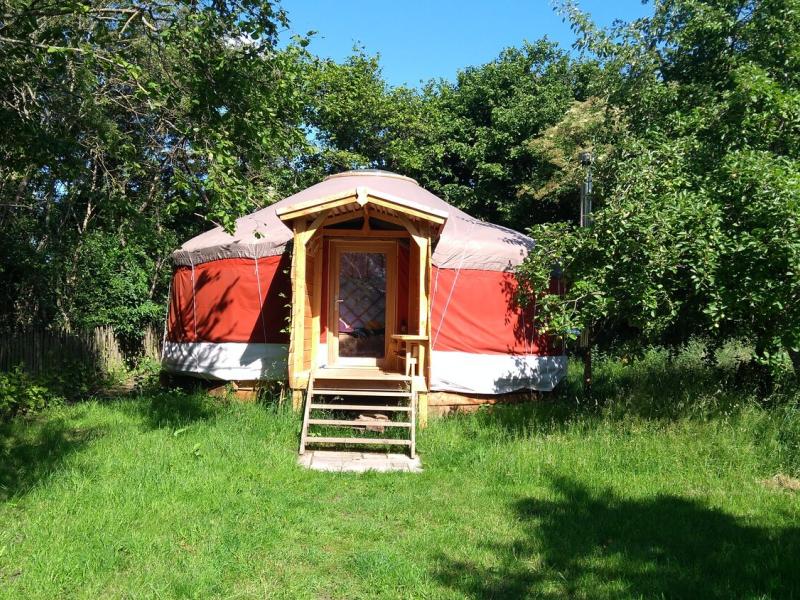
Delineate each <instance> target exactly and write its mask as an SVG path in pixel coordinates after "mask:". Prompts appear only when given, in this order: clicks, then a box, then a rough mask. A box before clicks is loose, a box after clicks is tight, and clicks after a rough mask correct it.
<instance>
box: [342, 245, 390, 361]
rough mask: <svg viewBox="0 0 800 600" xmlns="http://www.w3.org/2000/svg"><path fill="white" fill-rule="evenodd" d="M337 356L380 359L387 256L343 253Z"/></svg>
mask: <svg viewBox="0 0 800 600" xmlns="http://www.w3.org/2000/svg"><path fill="white" fill-rule="evenodd" d="M338 305H339V310H338V313H339V356H341V357H369V358H372V357H374V358H383V355H384V348H385V346H386V344H385V341H386V254H384V253H382V252H342V253H341V255H340V270H339V302H338Z"/></svg>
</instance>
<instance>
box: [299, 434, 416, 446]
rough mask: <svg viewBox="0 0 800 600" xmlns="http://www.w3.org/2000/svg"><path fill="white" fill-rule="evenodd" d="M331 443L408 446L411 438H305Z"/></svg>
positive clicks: (307, 442) (315, 441) (309, 440)
mask: <svg viewBox="0 0 800 600" xmlns="http://www.w3.org/2000/svg"><path fill="white" fill-rule="evenodd" d="M311 443H332V444H337V443H338V444H382V445H383V444H385V445H393V446H410V445H411V440H401V439H391V438H389V439H385V438H383V439H382V438H346V437H312V436H309V437H308V438H306V444H311Z"/></svg>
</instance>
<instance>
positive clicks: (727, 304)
mask: <svg viewBox="0 0 800 600" xmlns="http://www.w3.org/2000/svg"><path fill="white" fill-rule="evenodd" d="M566 10H567V12H568V14H569V15H570V18H571V20H572V23H573V26H574V27H575V29H576V31H578V32H579V34H580V35H581V39H582V46H583V47H584V48H585V49H587V50H589V51H592V52H594V53H595V56H596V57H597V58H598V59H599V61H600V62H601V64H602V65H603V78H602V86H601V87H602V88H604V89H606V90H609V93H608V102H609V105H610V106H612V107H614V108H615V109H616V110H617V111H619V114H621V115H622V124H623V128H622V129H621V132H620V134H619V135H617V136H616V138H615V139H614V143H613V147H614V150H613V152H611V153H610V155H609V156H608V158H607V160H605V161H603V162H601V163H600V164H598V165H597V166H596V169H595V172H596V173H597V175H598V178H599V183H600V185H599V189H600V190H601V198H600V200H601V203H600V209H599V210H598V211H597V212H596V215H595V220H594V224H593V226H592V227H591V228H590V229H588V230H577V229H575V228H574V227H570V226H566V225H560V226H546V227H537V228H535V229H534V230H533V232H532V233H533V235H534V236H535V237H537V239H539V241H540V243H539V245H538V246H537V248H536V250H535V251H534V252H533V253H532V255H531V257H530V260H529V261H528V263H527V264H526V265H525V266H524V267H523V269H522V270H521V272H520V275H521V277H523V278H524V279H525V280H526V281H527V289H528V290H532V289H542V287H541V286H542V284H543V282H544V281H545V280H546V279H548V278H549V275H550V271H551V269H552V267H553V265H554V264H559V265H561V266H562V267H563V269H564V271H565V273H566V277H567V278H568V281H569V286H568V289H569V291H568V292H567V294H566V295H565V296H564V297H562V298H553V297H551V298H538V302H539V319H540V324H541V326H542V327H545V328H549V329H550V330H551V331H555V332H557V333H559V334H564V333H565V332H567V331H570V330H574V329H576V328H582V327H589V326H592V327H595V328H597V329H596V330H599V331H603V330H609V329H613V328H617V329H618V328H619V327H623V326H624V327H633V328H634V329H635V330H636V331H638V332H640V333H641V334H643V335H644V336H645V337H646V338H649V339H659V340H667V341H682V340H685V339H687V337H688V336H690V335H693V334H704V335H708V336H712V337H714V338H716V339H723V338H724V337H727V336H731V335H737V336H743V337H748V338H750V339H751V340H752V341H753V342H754V344H755V346H756V351H757V354H758V356H759V357H760V359H761V360H763V361H770V360H775V359H776V357H777V356H779V355H780V354H781V353H782V352H784V351H788V353H789V355H790V356H792V358H793V360H794V363H795V369H796V372H797V373H798V374H800V354H798V348H799V347H800V325H799V324H800V185H799V184H800V161H799V159H800V136H798V133H800V88H799V87H798V83H800V70H798V67H800V4H798V2H797V1H796V0H772V1H763V2H757V1H750V0H739V1H732V0H671V1H668V2H659V3H657V4H656V5H655V9H654V14H653V15H652V17H649V18H645V19H641V20H638V21H636V22H634V23H631V24H627V25H620V26H618V27H616V28H614V29H612V30H610V31H603V30H599V29H597V28H595V27H594V26H593V25H592V24H591V22H590V21H589V20H588V18H587V17H586V16H585V15H583V14H581V13H580V12H579V11H577V10H576V9H575V8H574V7H572V6H569V5H568V6H567V7H566ZM615 118H618V117H617V116H615ZM527 299H528V301H530V300H531V299H532V297H531V294H530V293H529V294H528V297H527ZM784 356H785V354H784Z"/></svg>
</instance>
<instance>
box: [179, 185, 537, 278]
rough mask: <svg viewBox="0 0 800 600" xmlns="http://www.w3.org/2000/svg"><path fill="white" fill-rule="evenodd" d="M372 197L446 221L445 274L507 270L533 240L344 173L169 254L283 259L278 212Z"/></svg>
mask: <svg viewBox="0 0 800 600" xmlns="http://www.w3.org/2000/svg"><path fill="white" fill-rule="evenodd" d="M349 193H352V195H353V196H354V197H356V196H363V195H364V194H366V195H374V196H376V197H378V198H380V197H386V198H394V199H397V200H401V201H402V202H404V203H405V204H407V205H408V206H417V207H419V208H421V209H424V210H427V211H428V212H429V213H430V214H432V215H442V214H444V215H446V222H445V223H444V227H443V229H442V231H441V234H440V237H439V240H438V242H436V244H435V246H434V252H433V257H432V260H433V264H434V265H435V266H436V267H438V268H443V269H478V270H487V271H505V270H509V269H511V268H513V267H515V266H517V265H518V264H520V263H521V262H522V260H523V259H524V258H525V256H526V255H527V253H528V251H529V250H530V249H531V248H532V247H533V240H532V239H531V238H529V237H528V236H526V235H523V234H521V233H519V232H517V231H514V230H513V229H508V228H507V227H501V226H500V225H494V224H492V223H487V222H484V221H480V220H478V219H475V218H473V217H471V216H469V215H468V214H466V213H464V212H463V211H460V210H458V209H457V208H455V207H454V206H451V205H450V204H448V203H447V202H445V201H444V200H442V199H441V198H439V197H438V196H435V195H434V194H432V193H430V192H429V191H427V190H426V189H424V188H423V187H421V186H420V185H419V184H417V182H416V181H414V180H413V179H410V178H408V177H403V176H401V175H397V174H395V173H389V172H386V171H375V170H364V171H347V172H345V173H339V174H337V175H332V176H330V177H328V178H326V179H325V180H323V181H321V182H320V183H318V184H316V185H312V186H311V187H309V188H306V189H304V190H302V191H300V192H298V193H296V194H294V195H292V196H289V197H288V198H285V199H283V200H281V201H280V202H276V203H275V204H272V205H270V206H268V207H266V208H262V209H261V210H259V211H256V212H254V213H252V214H250V215H246V216H244V217H241V218H240V219H237V220H236V228H235V231H234V233H233V234H232V235H231V234H229V233H227V232H226V231H225V230H224V229H223V228H222V227H216V228H214V229H212V230H210V231H206V232H205V233H202V234H200V235H198V236H197V237H194V238H192V239H191V240H189V241H188V242H186V243H185V244H183V245H182V246H181V247H180V249H178V250H176V251H175V252H173V254H172V259H173V262H174V263H175V264H176V265H191V264H195V265H196V264H200V263H204V262H209V261H213V260H219V259H223V258H261V257H265V256H275V255H278V254H282V253H283V252H284V250H285V248H286V244H287V243H288V242H289V241H290V240H291V239H292V231H291V229H289V227H288V226H287V225H286V224H285V223H284V222H283V221H281V219H280V217H279V216H278V211H280V212H284V213H285V212H286V211H287V210H290V207H296V206H298V205H299V206H304V205H307V204H311V203H313V202H314V201H316V200H320V199H323V198H329V197H336V196H345V195H347V194H349Z"/></svg>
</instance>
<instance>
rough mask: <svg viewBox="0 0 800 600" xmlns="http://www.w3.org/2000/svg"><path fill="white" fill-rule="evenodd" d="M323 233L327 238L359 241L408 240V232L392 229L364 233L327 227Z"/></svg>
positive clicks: (358, 230)
mask: <svg viewBox="0 0 800 600" xmlns="http://www.w3.org/2000/svg"><path fill="white" fill-rule="evenodd" d="M321 231H322V233H324V234H325V235H326V236H329V237H332V238H337V237H338V238H358V239H365V238H366V239H381V238H385V239H396V238H402V239H405V238H408V237H409V236H408V232H407V231H405V230H404V231H395V230H392V229H386V230H384V229H381V230H376V229H372V230H370V231H362V230H360V229H328V228H327V227H323V228H322V230H321Z"/></svg>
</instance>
